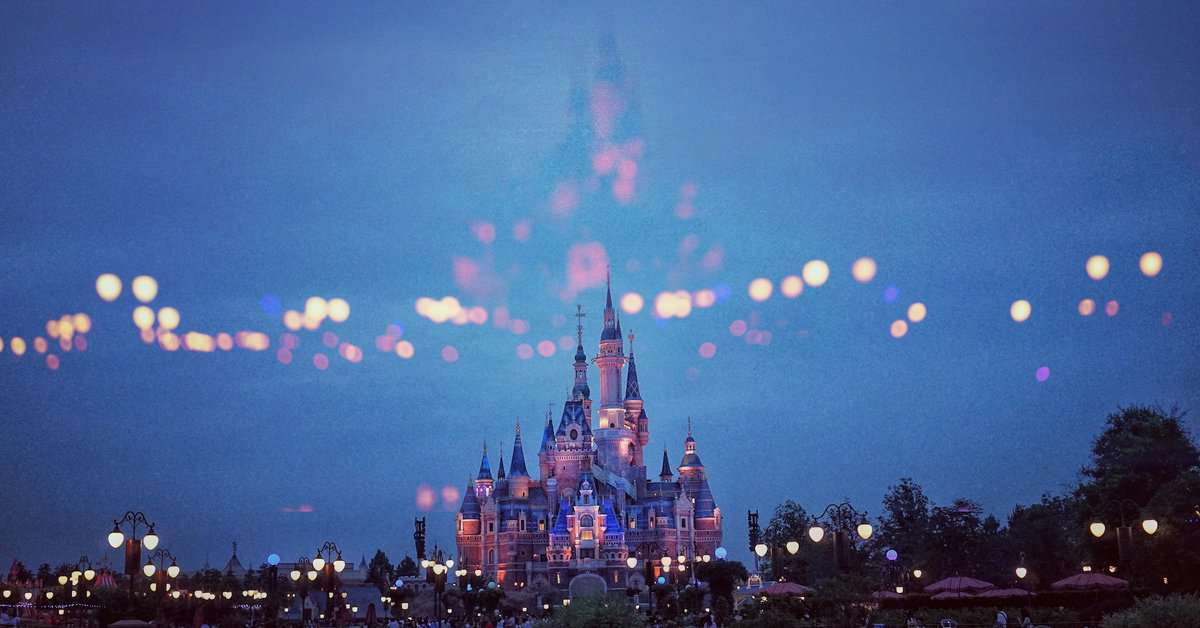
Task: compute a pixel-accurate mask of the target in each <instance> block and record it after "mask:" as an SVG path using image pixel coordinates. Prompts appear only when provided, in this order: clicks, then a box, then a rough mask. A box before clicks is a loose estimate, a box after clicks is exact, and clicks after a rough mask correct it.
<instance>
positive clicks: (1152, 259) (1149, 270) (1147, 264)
mask: <svg viewBox="0 0 1200 628" xmlns="http://www.w3.org/2000/svg"><path fill="white" fill-rule="evenodd" d="M1162 266H1163V259H1162V255H1159V254H1158V253H1156V252H1154V251H1147V252H1146V253H1142V257H1141V258H1140V259H1138V268H1139V269H1141V271H1142V274H1143V275H1145V276H1147V277H1155V276H1157V275H1158V273H1160V272H1162Z"/></svg>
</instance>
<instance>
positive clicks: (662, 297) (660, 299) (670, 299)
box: [654, 290, 692, 318]
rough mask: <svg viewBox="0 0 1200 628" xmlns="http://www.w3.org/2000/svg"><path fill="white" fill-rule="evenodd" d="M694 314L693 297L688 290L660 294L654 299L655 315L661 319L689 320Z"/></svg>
mask: <svg viewBox="0 0 1200 628" xmlns="http://www.w3.org/2000/svg"><path fill="white" fill-rule="evenodd" d="M691 313H692V295H691V293H690V292H688V291H687V290H676V291H675V292H660V293H658V295H657V296H655V297H654V314H655V315H656V316H657V317H659V318H687V316H688V315H689V314H691Z"/></svg>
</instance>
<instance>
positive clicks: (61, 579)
mask: <svg viewBox="0 0 1200 628" xmlns="http://www.w3.org/2000/svg"><path fill="white" fill-rule="evenodd" d="M58 583H59V584H60V585H61V584H66V583H67V577H66V576H59V577H58Z"/></svg>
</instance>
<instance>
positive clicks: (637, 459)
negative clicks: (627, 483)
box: [624, 331, 650, 467]
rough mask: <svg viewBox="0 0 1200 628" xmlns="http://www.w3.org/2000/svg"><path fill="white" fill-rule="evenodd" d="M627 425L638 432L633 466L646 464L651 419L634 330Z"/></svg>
mask: <svg viewBox="0 0 1200 628" xmlns="http://www.w3.org/2000/svg"><path fill="white" fill-rule="evenodd" d="M624 405H625V427H627V428H629V429H631V430H633V431H634V432H635V433H636V434H637V446H636V447H633V456H632V458H633V461H632V466H635V467H641V466H644V465H645V464H646V461H645V458H644V457H643V452H644V450H645V449H646V445H649V444H650V420H649V418H648V417H646V415H645V408H644V407H643V402H642V387H641V385H640V384H639V383H638V375H637V364H636V363H635V362H634V361H633V332H632V331H631V332H629V371H628V372H626V374H625V403H624Z"/></svg>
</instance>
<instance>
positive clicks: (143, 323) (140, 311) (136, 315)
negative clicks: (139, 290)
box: [133, 305, 154, 329]
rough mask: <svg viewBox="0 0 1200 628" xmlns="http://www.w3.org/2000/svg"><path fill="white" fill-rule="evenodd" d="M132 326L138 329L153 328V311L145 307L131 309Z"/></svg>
mask: <svg viewBox="0 0 1200 628" xmlns="http://www.w3.org/2000/svg"><path fill="white" fill-rule="evenodd" d="M133 324H134V325H137V328H138V329H150V328H151V327H153V326H154V310H152V309H150V308H149V306H145V305H139V306H137V307H135V308H133Z"/></svg>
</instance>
